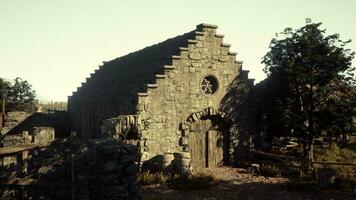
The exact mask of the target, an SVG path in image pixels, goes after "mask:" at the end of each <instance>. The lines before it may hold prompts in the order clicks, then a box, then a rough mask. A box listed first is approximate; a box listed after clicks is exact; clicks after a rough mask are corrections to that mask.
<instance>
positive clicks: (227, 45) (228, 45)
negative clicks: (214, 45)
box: [221, 43, 231, 47]
mask: <svg viewBox="0 0 356 200" xmlns="http://www.w3.org/2000/svg"><path fill="white" fill-rule="evenodd" d="M221 46H222V47H231V44H226V43H222V44H221Z"/></svg>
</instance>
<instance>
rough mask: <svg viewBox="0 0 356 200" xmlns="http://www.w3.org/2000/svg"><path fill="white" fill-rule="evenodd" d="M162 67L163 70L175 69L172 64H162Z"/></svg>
mask: <svg viewBox="0 0 356 200" xmlns="http://www.w3.org/2000/svg"><path fill="white" fill-rule="evenodd" d="M163 68H164V69H165V70H173V69H175V68H176V67H175V66H173V65H164V66H163Z"/></svg>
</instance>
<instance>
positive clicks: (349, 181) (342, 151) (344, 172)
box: [314, 143, 356, 189]
mask: <svg viewBox="0 0 356 200" xmlns="http://www.w3.org/2000/svg"><path fill="white" fill-rule="evenodd" d="M353 145H356V143H353ZM314 155H315V160H318V161H326V162H347V163H353V162H355V161H356V151H355V150H354V149H353V148H348V146H345V147H343V148H341V147H340V146H338V145H337V144H336V143H332V144H330V145H329V146H328V147H327V148H317V149H315V151H314ZM323 167H328V168H332V169H334V170H335V171H336V177H337V179H336V187H337V188H338V189H348V188H355V187H356V166H352V165H344V166H342V165H327V166H322V165H315V170H316V171H318V170H320V169H321V168H323Z"/></svg>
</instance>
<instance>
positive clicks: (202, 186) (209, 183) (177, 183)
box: [169, 173, 216, 190]
mask: <svg viewBox="0 0 356 200" xmlns="http://www.w3.org/2000/svg"><path fill="white" fill-rule="evenodd" d="M214 185H216V181H215V179H214V177H213V176H211V175H207V174H202V173H199V174H195V175H190V176H174V177H172V178H171V179H170V181H169V187H171V188H172V189H177V190H208V189H210V188H211V187H213V186H214Z"/></svg>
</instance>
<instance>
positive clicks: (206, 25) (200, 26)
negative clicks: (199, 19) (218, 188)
mask: <svg viewBox="0 0 356 200" xmlns="http://www.w3.org/2000/svg"><path fill="white" fill-rule="evenodd" d="M202 28H212V29H217V28H218V26H217V25H213V24H206V23H202V24H199V25H197V29H202Z"/></svg>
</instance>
